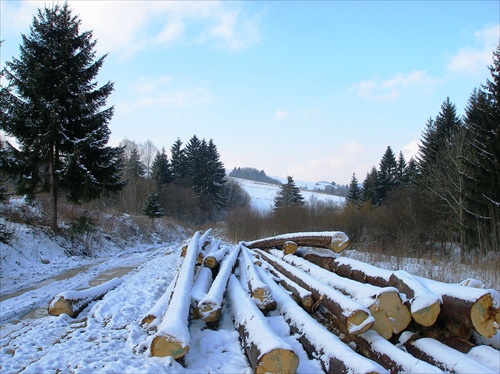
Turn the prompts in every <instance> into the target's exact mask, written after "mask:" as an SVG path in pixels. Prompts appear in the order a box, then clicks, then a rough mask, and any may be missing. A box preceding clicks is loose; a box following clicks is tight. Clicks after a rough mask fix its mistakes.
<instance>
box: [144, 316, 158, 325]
mask: <svg viewBox="0 0 500 374" xmlns="http://www.w3.org/2000/svg"><path fill="white" fill-rule="evenodd" d="M156 318H157V317H156V316H154V315H152V314H148V315H147V316H146V317H144V318H143V319H142V321H141V325H146V324H150V323H151V322H153V321H154V320H155V319H156Z"/></svg>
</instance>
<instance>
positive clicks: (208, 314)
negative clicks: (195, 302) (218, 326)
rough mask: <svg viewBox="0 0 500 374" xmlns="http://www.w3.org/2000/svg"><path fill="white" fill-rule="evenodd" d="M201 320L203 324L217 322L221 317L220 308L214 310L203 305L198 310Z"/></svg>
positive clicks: (209, 305) (210, 306)
mask: <svg viewBox="0 0 500 374" xmlns="http://www.w3.org/2000/svg"><path fill="white" fill-rule="evenodd" d="M198 312H199V314H200V316H201V319H202V320H203V321H205V322H217V321H218V320H220V317H221V310H220V308H216V309H214V307H213V306H212V305H211V304H203V305H201V307H199V308H198Z"/></svg>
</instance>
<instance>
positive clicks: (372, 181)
mask: <svg viewBox="0 0 500 374" xmlns="http://www.w3.org/2000/svg"><path fill="white" fill-rule="evenodd" d="M377 185H378V171H377V168H376V167H375V166H373V167H372V169H371V170H370V171H369V172H368V173H366V178H365V181H364V182H363V189H362V192H361V197H362V200H363V201H364V202H365V203H370V204H372V205H373V206H375V205H377Z"/></svg>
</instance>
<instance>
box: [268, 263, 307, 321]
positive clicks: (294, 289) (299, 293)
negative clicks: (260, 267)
mask: <svg viewBox="0 0 500 374" xmlns="http://www.w3.org/2000/svg"><path fill="white" fill-rule="evenodd" d="M263 264H264V265H267V266H265V268H266V270H268V271H269V272H270V273H271V274H273V275H274V276H275V277H276V278H278V279H279V284H280V285H281V286H282V287H283V288H284V289H285V290H287V291H288V292H290V293H291V294H292V295H293V296H294V298H295V299H297V301H298V302H299V303H300V304H301V305H302V307H303V308H304V309H306V310H307V311H308V312H312V311H313V310H312V308H313V304H314V299H313V296H312V293H311V291H308V290H306V289H305V288H304V287H301V286H299V285H298V284H297V283H296V282H294V281H293V280H291V279H290V278H288V277H286V276H285V275H284V274H282V273H280V272H279V271H278V270H276V269H274V268H273V267H272V266H270V265H269V264H268V263H267V262H264V263H263Z"/></svg>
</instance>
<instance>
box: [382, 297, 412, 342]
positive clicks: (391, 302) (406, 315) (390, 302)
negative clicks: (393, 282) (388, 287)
mask: <svg viewBox="0 0 500 374" xmlns="http://www.w3.org/2000/svg"><path fill="white" fill-rule="evenodd" d="M378 307H379V308H380V309H381V310H383V311H384V313H385V315H386V316H387V318H388V319H389V321H391V324H392V332H393V333H394V334H399V333H400V332H402V331H404V330H405V329H406V328H407V327H408V325H409V324H410V322H411V313H410V310H409V309H408V307H407V306H406V305H405V304H403V302H402V301H401V298H400V297H399V294H398V293H397V292H384V293H382V294H380V295H379V298H378Z"/></svg>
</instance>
